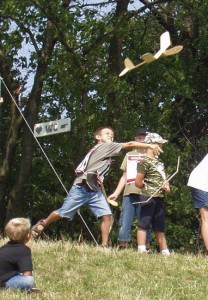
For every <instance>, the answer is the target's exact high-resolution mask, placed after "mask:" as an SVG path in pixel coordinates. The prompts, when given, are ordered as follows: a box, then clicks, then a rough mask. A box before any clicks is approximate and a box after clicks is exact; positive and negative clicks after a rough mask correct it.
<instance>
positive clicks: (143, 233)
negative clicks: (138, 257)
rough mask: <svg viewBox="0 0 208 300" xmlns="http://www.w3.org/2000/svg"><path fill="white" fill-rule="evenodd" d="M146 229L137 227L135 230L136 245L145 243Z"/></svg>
mask: <svg viewBox="0 0 208 300" xmlns="http://www.w3.org/2000/svg"><path fill="white" fill-rule="evenodd" d="M146 236H147V230H145V229H142V228H140V227H139V229H138V230H137V245H138V246H141V245H146Z"/></svg>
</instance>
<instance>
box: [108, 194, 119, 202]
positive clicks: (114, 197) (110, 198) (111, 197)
mask: <svg viewBox="0 0 208 300" xmlns="http://www.w3.org/2000/svg"><path fill="white" fill-rule="evenodd" d="M117 197H118V195H117V194H115V193H113V194H111V195H110V196H108V199H107V200H108V201H109V200H114V201H115V200H116V199H117Z"/></svg>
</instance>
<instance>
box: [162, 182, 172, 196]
mask: <svg viewBox="0 0 208 300" xmlns="http://www.w3.org/2000/svg"><path fill="white" fill-rule="evenodd" d="M162 190H163V192H164V193H166V194H169V193H170V185H169V183H168V182H167V183H166V184H165V185H164V186H163V187H162Z"/></svg>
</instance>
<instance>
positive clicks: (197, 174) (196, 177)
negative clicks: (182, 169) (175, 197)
mask: <svg viewBox="0 0 208 300" xmlns="http://www.w3.org/2000/svg"><path fill="white" fill-rule="evenodd" d="M188 186H191V187H193V188H195V189H198V190H202V191H204V192H208V154H207V155H206V156H205V157H204V159H203V160H202V161H201V162H200V163H199V164H198V165H197V166H196V168H195V169H193V171H192V172H191V174H190V176H189V180H188Z"/></svg>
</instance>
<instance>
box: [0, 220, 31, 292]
mask: <svg viewBox="0 0 208 300" xmlns="http://www.w3.org/2000/svg"><path fill="white" fill-rule="evenodd" d="M30 227H31V225H30V220H29V219H25V218H14V219H11V220H10V221H9V222H8V223H7V225H6V227H5V233H6V235H7V236H8V237H9V239H10V241H9V242H8V243H6V244H5V245H3V246H2V247H1V248H0V287H1V288H9V289H21V290H32V288H33V287H34V278H33V275H32V269H33V268H32V257H31V250H30V248H29V247H27V246H26V245H25V244H26V243H27V242H28V241H29V240H30Z"/></svg>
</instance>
